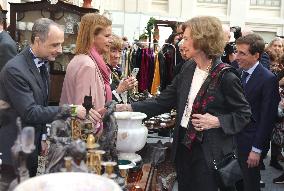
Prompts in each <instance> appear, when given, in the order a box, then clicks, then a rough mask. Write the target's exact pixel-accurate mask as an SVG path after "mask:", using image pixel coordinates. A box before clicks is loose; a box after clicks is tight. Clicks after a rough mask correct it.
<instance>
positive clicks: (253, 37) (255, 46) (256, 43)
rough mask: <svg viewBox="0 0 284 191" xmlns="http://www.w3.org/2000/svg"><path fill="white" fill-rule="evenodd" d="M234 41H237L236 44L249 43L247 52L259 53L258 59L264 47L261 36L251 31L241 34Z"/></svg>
mask: <svg viewBox="0 0 284 191" xmlns="http://www.w3.org/2000/svg"><path fill="white" fill-rule="evenodd" d="M236 43H237V45H238V44H247V45H249V52H250V53H251V54H252V55H255V54H256V53H259V59H260V57H261V54H262V53H263V51H264V48H265V43H264V40H263V38H262V37H261V36H260V35H258V34H256V33H252V34H248V35H246V36H242V37H240V38H238V39H237V41H236Z"/></svg>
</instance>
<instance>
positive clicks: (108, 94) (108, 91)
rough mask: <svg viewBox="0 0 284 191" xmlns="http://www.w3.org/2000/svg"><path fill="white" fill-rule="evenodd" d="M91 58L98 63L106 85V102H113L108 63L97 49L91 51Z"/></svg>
mask: <svg viewBox="0 0 284 191" xmlns="http://www.w3.org/2000/svg"><path fill="white" fill-rule="evenodd" d="M90 56H91V58H92V59H93V60H95V61H96V63H97V65H98V67H99V69H100V72H101V74H102V77H103V80H104V84H105V95H106V102H108V101H111V100H112V93H111V88H110V73H111V71H110V69H109V67H107V65H106V63H105V62H104V60H103V57H102V56H101V55H100V54H99V53H98V51H97V50H96V48H95V47H93V48H92V49H91V51H90Z"/></svg>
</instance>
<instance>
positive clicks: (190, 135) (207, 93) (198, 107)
mask: <svg viewBox="0 0 284 191" xmlns="http://www.w3.org/2000/svg"><path fill="white" fill-rule="evenodd" d="M228 70H233V68H232V67H231V66H230V65H228V64H224V63H221V64H218V65H217V66H215V67H214V68H213V69H212V70H211V71H210V73H209V75H208V77H207V78H206V79H205V81H204V83H203V84H202V86H201V88H200V90H199V91H198V93H197V95H196V97H195V100H194V102H193V105H192V112H191V118H192V115H193V114H197V113H198V114H205V113H206V111H207V106H208V104H209V103H211V102H213V101H214V100H215V93H216V89H217V88H218V86H219V85H220V81H221V77H222V75H223V74H224V72H225V71H228ZM202 140H203V133H202V132H199V131H196V130H195V129H194V127H193V125H192V123H191V122H189V123H188V127H187V129H186V132H185V136H184V138H183V141H182V143H183V144H184V145H185V146H186V147H187V148H188V149H189V150H190V149H191V147H192V143H193V142H195V141H198V142H202Z"/></svg>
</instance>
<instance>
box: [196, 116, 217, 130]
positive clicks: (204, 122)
mask: <svg viewBox="0 0 284 191" xmlns="http://www.w3.org/2000/svg"><path fill="white" fill-rule="evenodd" d="M191 122H192V124H193V126H194V129H195V130H196V131H204V130H207V129H212V128H219V127H220V122H219V119H218V117H215V116H213V115H211V114H209V113H205V114H204V115H202V114H193V115H192V119H191Z"/></svg>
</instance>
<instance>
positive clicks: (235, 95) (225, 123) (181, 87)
mask: <svg viewBox="0 0 284 191" xmlns="http://www.w3.org/2000/svg"><path fill="white" fill-rule="evenodd" d="M220 63H221V60H220V59H216V60H215V61H214V63H213V67H215V66H216V65H217V64H220ZM195 68H196V64H195V62H194V61H193V60H190V61H188V62H186V63H185V64H184V66H183V68H182V70H181V72H180V73H179V74H178V75H177V76H176V77H175V78H174V80H173V82H172V84H171V85H169V86H168V87H167V88H166V89H165V90H164V91H162V93H161V94H160V95H159V96H158V97H157V98H156V99H149V100H145V101H144V102H137V103H132V104H131V106H132V109H133V110H134V111H140V112H143V113H146V114H147V115H148V117H151V116H155V115H158V114H161V113H165V112H169V111H170V110H171V109H172V108H174V107H175V108H176V109H177V118H176V127H175V129H174V134H173V138H174V142H173V150H172V154H173V159H174V160H175V159H176V154H177V153H176V152H177V147H178V145H179V144H180V142H181V140H182V138H183V136H184V135H183V134H182V132H184V130H183V127H181V126H180V122H181V119H182V116H183V112H184V109H185V105H186V102H187V98H188V94H189V91H190V86H191V82H192V78H193V74H194V71H195ZM206 112H207V113H210V114H212V115H214V116H217V117H218V118H219V121H220V124H221V128H215V129H210V130H206V131H204V136H203V137H204V138H203V142H202V148H203V151H204V154H205V158H206V160H207V163H208V165H212V160H213V156H212V151H211V149H214V150H215V152H214V153H215V154H216V153H217V155H215V156H214V159H216V160H218V159H220V158H221V157H222V156H223V155H225V154H228V153H229V152H231V151H232V150H233V147H235V145H234V141H233V136H234V135H235V134H236V133H238V132H240V131H241V130H242V129H243V128H244V127H245V126H246V125H247V124H248V123H249V121H250V116H251V112H250V108H249V104H248V102H247V101H246V99H245V96H244V94H243V89H242V86H241V82H240V80H239V78H238V77H237V75H235V73H233V72H226V73H224V75H223V76H222V79H221V82H220V86H219V87H218V89H217V90H216V97H215V100H214V101H213V102H211V103H210V104H209V105H208V110H207V111H206ZM189 123H191V122H189Z"/></svg>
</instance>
